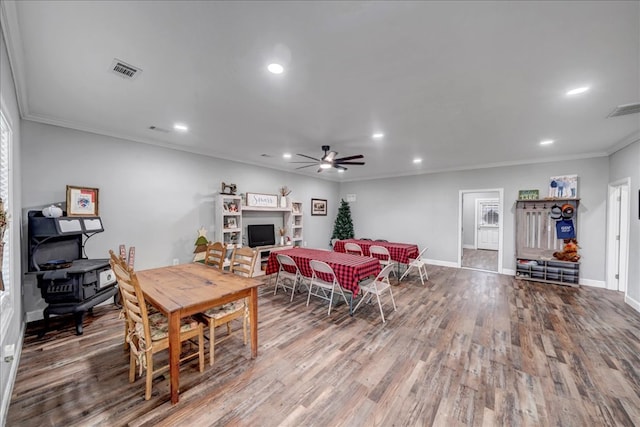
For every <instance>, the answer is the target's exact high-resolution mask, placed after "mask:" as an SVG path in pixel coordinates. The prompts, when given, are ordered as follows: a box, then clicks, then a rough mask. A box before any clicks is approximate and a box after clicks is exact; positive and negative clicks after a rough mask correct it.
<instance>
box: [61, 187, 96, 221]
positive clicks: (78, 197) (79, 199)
mask: <svg viewBox="0 0 640 427" xmlns="http://www.w3.org/2000/svg"><path fill="white" fill-rule="evenodd" d="M67 216H98V189H97V188H90V187H77V186H74V185H67Z"/></svg>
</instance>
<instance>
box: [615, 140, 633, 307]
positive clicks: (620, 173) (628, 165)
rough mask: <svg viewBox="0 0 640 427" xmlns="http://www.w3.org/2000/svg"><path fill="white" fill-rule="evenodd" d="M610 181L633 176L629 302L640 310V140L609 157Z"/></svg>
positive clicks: (631, 188)
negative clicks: (639, 211) (639, 210)
mask: <svg viewBox="0 0 640 427" xmlns="http://www.w3.org/2000/svg"><path fill="white" fill-rule="evenodd" d="M609 160H610V161H609V171H610V172H609V182H615V181H618V180H620V179H622V178H631V180H630V181H631V186H630V189H629V190H630V192H631V193H630V195H631V197H630V203H631V221H630V224H629V274H628V283H627V302H628V303H630V304H631V305H633V306H634V307H635V308H636V310H638V311H640V217H639V216H638V215H639V214H638V209H639V206H638V203H640V202H638V196H639V194H638V192H639V191H640V141H638V140H636V142H634V143H633V144H631V145H628V146H627V147H625V148H623V149H622V150H620V151H618V152H616V153H614V154H613V155H612V156H611V157H610V158H609Z"/></svg>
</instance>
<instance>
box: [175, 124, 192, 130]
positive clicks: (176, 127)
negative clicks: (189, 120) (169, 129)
mask: <svg viewBox="0 0 640 427" xmlns="http://www.w3.org/2000/svg"><path fill="white" fill-rule="evenodd" d="M173 129H174V130H177V131H179V132H186V131H188V130H189V128H188V127H187V125H183V124H182V123H176V124H175V125H173Z"/></svg>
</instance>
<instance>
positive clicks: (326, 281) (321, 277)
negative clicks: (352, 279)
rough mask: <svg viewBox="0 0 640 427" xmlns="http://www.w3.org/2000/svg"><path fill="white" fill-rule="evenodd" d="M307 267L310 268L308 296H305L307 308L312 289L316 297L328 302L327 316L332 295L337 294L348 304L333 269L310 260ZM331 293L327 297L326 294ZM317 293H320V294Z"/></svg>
mask: <svg viewBox="0 0 640 427" xmlns="http://www.w3.org/2000/svg"><path fill="white" fill-rule="evenodd" d="M309 266H310V267H311V272H312V274H311V282H310V283H309V295H308V296H307V306H309V300H310V299H311V294H313V287H314V286H315V287H316V293H315V294H313V295H315V296H317V297H320V298H323V299H326V300H328V301H329V311H328V312H327V315H330V314H331V306H332V305H333V294H334V293H336V292H338V293H339V294H340V295H342V298H344V302H345V303H347V304H349V301H347V296H346V295H345V294H344V291H343V290H342V286H340V284H339V283H338V279H336V273H335V272H334V271H333V268H331V266H330V265H329V264H327V263H326V262H322V261H317V260H315V259H314V260H311V261H309ZM328 291H331V294H330V295H327V292H328ZM319 292H322V294H320V293H319Z"/></svg>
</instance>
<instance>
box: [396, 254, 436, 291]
mask: <svg viewBox="0 0 640 427" xmlns="http://www.w3.org/2000/svg"><path fill="white" fill-rule="evenodd" d="M428 249H429V248H424V249H423V250H422V251H421V252H420V254H419V255H418V258H416V259H412V260H410V261H409V266H408V267H407V270H406V271H405V272H404V273H403V274H402V276H400V280H399V281H402V279H404V278H405V277H407V276H408V275H409V273H410V272H411V271H412V270H418V273H419V274H420V281H421V282H422V284H423V285H424V280H425V279H427V281H429V274H427V264H426V263H425V262H424V260H423V259H422V256H423V255H424V253H425V252H427V250H428Z"/></svg>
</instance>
